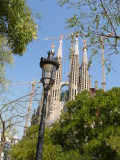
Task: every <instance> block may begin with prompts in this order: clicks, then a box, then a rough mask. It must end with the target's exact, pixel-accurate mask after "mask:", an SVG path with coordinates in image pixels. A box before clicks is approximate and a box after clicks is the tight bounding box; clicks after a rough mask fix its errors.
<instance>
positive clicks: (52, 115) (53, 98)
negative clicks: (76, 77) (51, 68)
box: [48, 36, 63, 122]
mask: <svg viewBox="0 0 120 160" xmlns="http://www.w3.org/2000/svg"><path fill="white" fill-rule="evenodd" d="M62 38H63V36H60V42H59V48H58V52H57V59H58V62H59V69H58V70H57V71H56V76H55V83H54V85H53V86H52V88H51V90H50V98H49V96H48V100H50V102H49V106H50V108H49V116H48V120H49V119H50V120H51V121H53V122H54V121H55V120H56V119H58V118H59V116H60V95H61V82H62Z"/></svg>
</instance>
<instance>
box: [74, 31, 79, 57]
mask: <svg viewBox="0 0 120 160" xmlns="http://www.w3.org/2000/svg"><path fill="white" fill-rule="evenodd" d="M74 54H75V55H79V48H78V34H76V39H75V52H74Z"/></svg>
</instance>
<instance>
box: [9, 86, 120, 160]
mask: <svg viewBox="0 0 120 160" xmlns="http://www.w3.org/2000/svg"><path fill="white" fill-rule="evenodd" d="M119 97H120V88H113V89H112V90H110V91H106V92H104V91H103V90H99V91H97V92H96V94H95V96H94V97H91V96H90V93H89V92H88V91H84V92H82V93H81V94H80V95H77V96H76V98H75V100H74V101H69V102H68V103H67V112H66V113H65V114H63V115H62V116H61V118H60V119H59V120H58V121H56V123H55V124H54V125H53V126H52V128H51V129H48V128H46V131H45V138H44V148H43V160H98V159H99V160H120V98H119ZM37 136H38V126H37V125H36V126H31V127H30V128H29V129H28V131H27V134H26V136H25V137H23V139H22V140H21V141H20V143H19V144H17V145H15V146H13V148H12V151H11V155H12V157H13V158H16V160H23V159H29V160H32V159H34V158H35V152H36V145H37Z"/></svg>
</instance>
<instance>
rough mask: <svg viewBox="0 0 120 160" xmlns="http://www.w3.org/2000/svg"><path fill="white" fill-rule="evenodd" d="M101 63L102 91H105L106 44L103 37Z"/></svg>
mask: <svg viewBox="0 0 120 160" xmlns="http://www.w3.org/2000/svg"><path fill="white" fill-rule="evenodd" d="M101 63H102V89H103V90H104V91H105V87H106V82H105V60H104V44H103V37H102V36H101Z"/></svg>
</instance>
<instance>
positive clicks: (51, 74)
mask: <svg viewBox="0 0 120 160" xmlns="http://www.w3.org/2000/svg"><path fill="white" fill-rule="evenodd" d="M53 56H54V52H53V51H49V52H48V58H47V59H45V58H43V57H42V58H41V60H40V67H41V68H42V78H41V82H42V83H43V89H44V99H43V107H42V113H41V121H40V126H39V135H38V143H37V151H36V160H42V151H43V141H44V131H45V116H46V105H47V95H48V90H49V89H50V88H51V87H52V86H53V84H54V82H55V73H56V70H57V69H58V68H59V63H58V60H57V59H55V58H54V59H53Z"/></svg>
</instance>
